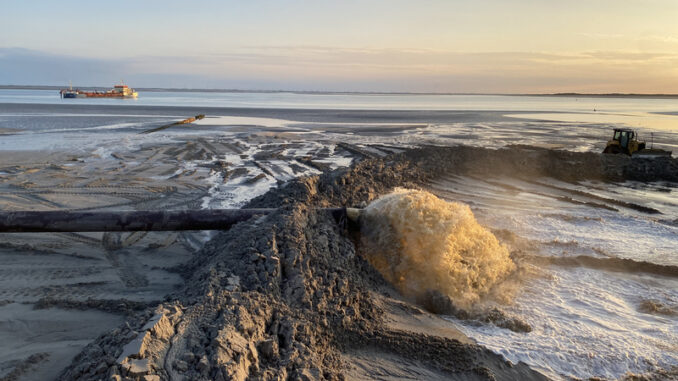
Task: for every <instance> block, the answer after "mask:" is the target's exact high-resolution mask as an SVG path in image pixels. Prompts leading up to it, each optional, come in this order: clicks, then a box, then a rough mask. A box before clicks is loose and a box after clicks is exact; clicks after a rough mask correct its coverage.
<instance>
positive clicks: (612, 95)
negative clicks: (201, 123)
mask: <svg viewBox="0 0 678 381" xmlns="http://www.w3.org/2000/svg"><path fill="white" fill-rule="evenodd" d="M76 87H77V88H78V89H81V90H97V89H109V88H110V87H111V86H76ZM63 88H65V86H48V85H0V89H1V90H56V91H58V90H61V89H63ZM135 89H136V90H138V91H147V92H158V93H160V92H183V93H262V94H275V93H292V94H316V95H351V94H355V95H469V96H473V95H497V96H511V97H561V98H646V99H678V94H634V93H601V94H586V93H550V94H548V93H546V94H538V93H536V94H511V93H436V92H395V91H393V92H389V91H310V90H245V89H186V88H159V87H135Z"/></svg>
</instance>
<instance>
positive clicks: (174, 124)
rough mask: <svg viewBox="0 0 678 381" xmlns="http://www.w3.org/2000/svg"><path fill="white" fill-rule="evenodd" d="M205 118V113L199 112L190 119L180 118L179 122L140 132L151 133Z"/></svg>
mask: <svg viewBox="0 0 678 381" xmlns="http://www.w3.org/2000/svg"><path fill="white" fill-rule="evenodd" d="M204 118H205V115H204V114H199V115H196V116H194V117H191V118H188V119H184V120H180V121H178V122H174V123H170V124H166V125H164V126H160V127H157V128H153V129H150V130H146V131H142V132H140V133H139V134H150V133H151V132H157V131H162V130H164V129H166V128H170V127H172V126H177V125H180V124H188V123H193V122H195V121H196V120H200V119H204Z"/></svg>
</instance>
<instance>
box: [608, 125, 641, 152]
mask: <svg viewBox="0 0 678 381" xmlns="http://www.w3.org/2000/svg"><path fill="white" fill-rule="evenodd" d="M635 135H636V133H635V132H633V131H631V130H622V129H615V130H614V137H613V138H612V140H616V141H618V142H619V145H620V146H621V147H622V148H624V149H628V148H629V142H630V141H632V140H633V138H635Z"/></svg>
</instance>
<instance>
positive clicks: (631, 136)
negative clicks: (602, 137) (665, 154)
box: [603, 128, 645, 155]
mask: <svg viewBox="0 0 678 381" xmlns="http://www.w3.org/2000/svg"><path fill="white" fill-rule="evenodd" d="M644 148H645V142H639V141H638V135H637V134H636V132H635V131H633V130H631V129H627V128H615V129H614V135H613V136H612V140H610V141H608V142H607V146H606V147H605V150H604V151H603V153H625V154H627V155H631V154H633V153H634V152H636V151H638V150H641V149H644Z"/></svg>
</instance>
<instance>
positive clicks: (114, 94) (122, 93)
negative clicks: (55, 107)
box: [59, 84, 139, 98]
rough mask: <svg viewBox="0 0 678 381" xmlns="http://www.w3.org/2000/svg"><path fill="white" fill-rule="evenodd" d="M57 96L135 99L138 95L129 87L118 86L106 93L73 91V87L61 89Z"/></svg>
mask: <svg viewBox="0 0 678 381" xmlns="http://www.w3.org/2000/svg"><path fill="white" fill-rule="evenodd" d="M59 95H60V96H61V98H136V97H137V96H138V95H139V94H138V93H137V92H136V91H135V90H134V89H132V88H130V87H129V86H127V85H125V84H120V85H115V86H113V88H112V89H110V90H108V91H96V90H95V91H84V90H79V89H75V90H74V89H73V86H70V87H69V88H68V89H61V90H60V91H59Z"/></svg>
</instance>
